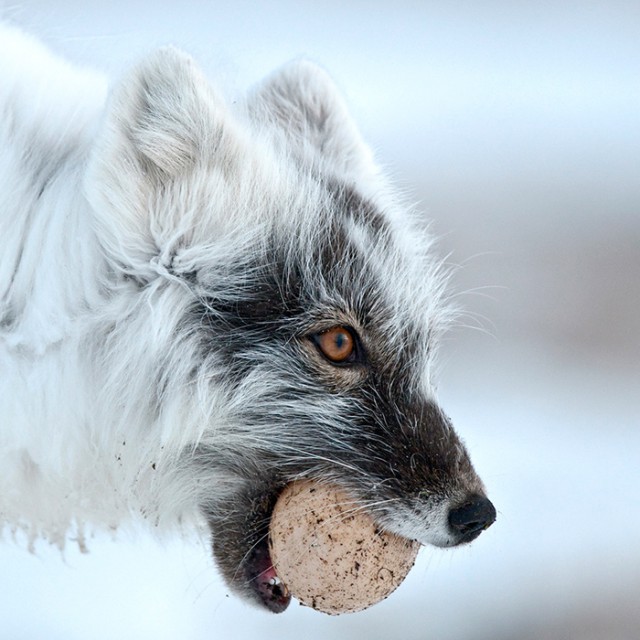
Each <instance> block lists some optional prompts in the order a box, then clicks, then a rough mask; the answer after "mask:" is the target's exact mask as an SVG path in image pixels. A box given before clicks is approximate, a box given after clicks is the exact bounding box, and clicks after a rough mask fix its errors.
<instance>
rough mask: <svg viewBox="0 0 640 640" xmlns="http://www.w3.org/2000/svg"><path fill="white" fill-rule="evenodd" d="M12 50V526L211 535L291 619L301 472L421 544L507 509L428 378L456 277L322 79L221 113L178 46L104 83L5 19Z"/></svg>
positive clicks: (1, 233) (285, 84)
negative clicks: (288, 589)
mask: <svg viewBox="0 0 640 640" xmlns="http://www.w3.org/2000/svg"><path fill="white" fill-rule="evenodd" d="M0 60H1V62H0V68H1V71H0V184H1V187H0V529H4V530H9V531H10V530H21V531H24V532H25V533H26V535H27V536H28V537H29V538H30V539H31V540H34V539H36V538H39V537H44V538H46V539H48V540H50V541H51V542H53V543H55V544H59V545H62V544H64V540H65V538H66V536H67V534H68V532H69V530H70V528H73V529H74V530H76V531H80V532H82V529H83V527H84V526H91V527H100V526H103V527H108V528H116V527H118V526H120V525H122V524H123V523H125V522H127V521H130V520H131V519H132V518H139V519H140V518H141V519H146V520H147V521H148V522H149V523H150V524H151V525H152V527H157V528H159V529H163V530H166V529H167V528H171V527H177V526H181V527H185V526H186V527H190V526H194V527H197V526H201V525H204V526H206V527H208V529H209V530H210V532H211V536H212V548H213V555H214V557H215V560H216V562H217V564H218V566H219V567H220V570H221V572H222V574H223V576H224V578H225V579H226V581H227V582H228V584H229V585H230V587H231V588H232V589H234V590H235V591H236V592H237V593H239V594H240V595H242V596H244V597H245V598H246V599H248V600H250V601H254V602H256V603H258V604H260V605H262V606H264V607H266V608H268V609H270V610H271V611H276V612H277V611H282V610H283V609H284V608H285V607H286V606H287V604H288V597H287V596H286V595H284V594H283V593H282V592H281V590H280V589H279V587H278V584H277V580H269V581H267V580H265V579H264V576H265V575H267V576H270V577H272V574H273V569H272V568H271V562H270V558H269V554H268V548H267V543H266V540H265V532H266V530H267V527H268V522H269V516H270V513H271V510H272V508H273V505H274V502H275V500H276V499H277V497H278V495H279V492H280V491H281V490H282V488H283V487H284V486H285V485H286V484H287V483H289V482H291V481H293V480H294V479H299V478H301V477H308V478H314V479H317V480H320V481H330V482H332V483H337V484H338V485H340V486H342V487H343V489H344V490H346V491H347V492H348V493H350V494H351V495H352V496H353V497H354V498H355V499H356V500H357V501H358V502H359V504H360V505H361V507H362V508H363V509H366V510H368V511H369V512H370V513H371V515H372V516H373V517H374V519H375V520H376V521H377V522H378V523H379V525H380V526H381V527H382V528H384V529H387V530H389V531H392V532H395V533H398V534H400V535H403V536H406V537H409V538H412V539H416V540H418V541H419V542H421V543H430V544H434V545H437V546H453V545H457V544H460V543H464V542H468V541H470V540H472V539H474V538H475V537H476V536H477V535H479V533H480V532H481V531H482V530H483V529H485V528H487V527H488V526H489V525H490V524H491V523H492V522H493V521H494V519H495V509H494V507H493V505H492V504H491V502H489V500H488V499H487V498H486V495H485V490H484V487H483V485H482V483H481V481H480V479H479V478H478V476H477V475H476V473H475V471H474V469H473V467H472V464H471V462H470V459H469V456H468V454H467V451H466V450H465V447H464V446H463V444H462V443H461V441H460V440H459V438H458V437H457V435H456V434H455V432H454V430H453V427H452V425H451V423H450V421H449V419H448V418H447V417H446V415H445V414H444V413H443V411H442V410H441V409H440V408H439V406H438V404H437V401H436V398H435V394H434V389H433V386H432V381H431V377H430V371H431V363H432V360H433V358H434V354H435V351H436V347H437V343H438V338H439V336H440V334H441V332H442V331H443V330H444V329H445V328H446V326H447V324H448V323H449V321H450V316H451V314H450V311H449V304H448V302H447V296H446V293H445V288H446V287H445V285H446V277H445V273H444V270H443V269H442V268H441V266H440V263H439V261H438V260H436V259H435V258H434V257H433V255H432V250H431V240H430V238H429V236H428V235H427V232H426V230H425V227H424V225H423V224H422V223H421V221H420V218H419V217H418V216H417V215H416V214H414V213H413V212H412V211H411V210H409V209H408V208H407V207H406V206H405V205H404V204H403V203H402V201H401V200H400V199H399V198H398V197H397V196H396V195H395V194H394V191H393V190H392V188H391V187H390V186H389V184H388V183H387V181H386V180H385V178H384V177H383V176H382V175H381V172H380V171H379V169H378V167H377V166H376V164H375V162H374V160H373V157H372V153H371V151H370V150H369V148H368V147H367V146H366V145H365V143H364V142H363V141H362V139H361V137H360V135H359V133H358V131H357V129H356V127H355V125H354V124H353V122H352V120H351V119H350V117H349V115H348V113H347V110H346V107H345V104H344V102H343V100H342V99H341V97H340V96H339V94H338V92H337V91H336V89H335V87H334V85H333V83H332V81H331V80H330V79H329V77H328V76H327V74H326V73H325V72H324V71H322V70H321V69H320V68H318V67H317V66H315V65H314V64H312V63H310V62H306V61H299V62H294V63H291V64H289V65H287V66H285V67H284V68H283V69H281V70H279V71H277V72H276V73H274V74H273V75H272V76H271V77H269V78H267V79H266V80H265V81H264V82H263V83H262V84H260V85H259V86H258V87H256V88H255V89H253V90H252V91H250V92H249V93H248V95H247V96H246V99H245V100H243V101H241V102H240V103H237V104H234V105H230V104H228V103H227V102H225V100H224V99H223V97H222V96H221V95H219V93H217V92H216V90H215V89H214V88H213V87H212V86H211V85H210V84H209V83H208V81H207V80H206V79H205V78H204V77H203V75H202V74H201V72H200V71H199V70H198V68H197V66H196V65H195V64H194V62H193V60H192V59H191V58H190V57H188V56H187V55H185V54H184V53H182V52H180V51H178V50H176V49H174V48H164V49H161V50H159V51H157V52H156V53H153V54H152V55H150V56H149V57H148V58H147V59H145V60H143V61H142V62H141V63H140V64H139V65H138V66H137V67H135V68H134V69H133V70H132V71H131V72H130V73H129V74H128V75H127V76H126V77H125V78H124V79H123V80H121V81H120V82H119V83H117V84H116V85H115V86H114V87H113V89H112V90H111V91H108V89H107V84H106V82H105V80H104V79H103V78H102V77H99V76H97V75H94V74H92V73H89V72H86V71H80V70H77V69H74V68H72V67H71V66H69V65H67V64H66V63H65V62H64V61H62V60H60V59H58V58H56V57H55V56H53V55H52V54H51V53H49V52H48V51H47V50H46V49H45V48H44V47H43V46H41V45H40V44H38V43H37V42H36V41H34V40H32V39H31V38H29V37H27V36H25V35H24V34H22V33H21V32H19V31H18V30H15V29H12V28H9V27H0Z"/></svg>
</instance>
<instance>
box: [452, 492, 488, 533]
mask: <svg viewBox="0 0 640 640" xmlns="http://www.w3.org/2000/svg"><path fill="white" fill-rule="evenodd" d="M495 519H496V509H495V507H494V506H493V504H492V503H491V501H490V500H488V499H487V498H485V497H484V496H473V497H472V498H471V499H470V500H468V501H467V502H465V503H464V504H463V505H461V506H460V507H456V508H455V509H451V511H449V526H450V527H451V528H452V529H453V530H454V531H455V532H457V533H459V534H460V536H461V539H460V542H470V541H471V540H473V539H474V538H477V537H478V536H479V535H480V533H481V532H482V531H484V530H485V529H487V528H488V527H490V526H491V525H492V524H493V523H494V522H495Z"/></svg>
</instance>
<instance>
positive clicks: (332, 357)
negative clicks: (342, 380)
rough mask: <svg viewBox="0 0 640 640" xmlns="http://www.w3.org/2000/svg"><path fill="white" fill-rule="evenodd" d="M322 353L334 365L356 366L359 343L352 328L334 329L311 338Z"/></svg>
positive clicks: (339, 327) (340, 327)
mask: <svg viewBox="0 0 640 640" xmlns="http://www.w3.org/2000/svg"><path fill="white" fill-rule="evenodd" d="M311 339H312V341H313V342H314V343H315V345H316V347H317V348H318V350H319V351H320V353H321V354H322V355H323V356H324V357H325V358H326V359H327V360H329V362H331V363H332V364H336V365H346V364H354V363H355V362H356V361H357V358H358V342H357V338H356V334H355V331H354V330H353V329H351V328H350V327H342V326H338V327H332V328H331V329H327V330H326V331H322V332H321V333H316V334H314V335H313V336H311Z"/></svg>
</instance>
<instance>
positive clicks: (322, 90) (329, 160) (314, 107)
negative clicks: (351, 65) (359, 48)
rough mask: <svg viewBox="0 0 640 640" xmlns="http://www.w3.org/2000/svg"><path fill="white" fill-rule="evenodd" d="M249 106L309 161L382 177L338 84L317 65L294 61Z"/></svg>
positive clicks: (357, 174)
mask: <svg viewBox="0 0 640 640" xmlns="http://www.w3.org/2000/svg"><path fill="white" fill-rule="evenodd" d="M249 106H250V109H251V110H252V112H253V113H254V115H255V117H256V119H258V121H259V122H260V121H265V120H266V121H269V122H271V123H273V124H275V125H276V126H277V127H278V128H279V129H280V130H281V132H283V133H284V135H285V137H286V139H287V142H288V144H289V146H290V147H291V148H292V149H293V151H294V152H295V153H297V154H298V155H302V157H303V158H304V159H306V160H310V161H311V162H315V163H317V162H320V163H322V164H323V165H324V166H326V167H328V168H329V169H331V170H333V171H334V172H336V173H338V174H341V175H344V176H348V177H352V178H358V177H365V176H369V175H372V174H376V173H377V169H376V167H375V164H374V162H373V154H372V153H371V150H370V149H369V147H368V146H367V145H366V144H365V143H364V141H363V140H362V138H361V136H360V133H359V132H358V130H357V128H356V126H355V124H354V122H353V120H352V118H351V116H350V115H349V112H348V110H347V107H346V104H345V102H344V100H343V99H342V97H341V95H340V93H339V91H338V89H337V87H336V85H335V84H334V82H333V81H332V80H331V78H330V77H329V75H328V74H327V73H326V72H325V71H324V70H323V69H321V68H320V67H318V66H317V65H315V64H313V63H312V62H309V61H306V60H302V61H296V62H291V63H289V64H288V65H286V66H284V67H283V68H281V69H280V70H279V71H276V72H275V73H274V74H273V75H272V76H271V77H269V78H267V80H266V81H265V82H264V83H263V84H262V85H261V86H259V87H258V88H257V90H256V91H255V93H254V94H253V96H252V97H251V100H250V103H249Z"/></svg>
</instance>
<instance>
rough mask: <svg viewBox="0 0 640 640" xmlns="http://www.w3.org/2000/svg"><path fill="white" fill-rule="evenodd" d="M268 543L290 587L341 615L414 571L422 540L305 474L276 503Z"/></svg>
mask: <svg viewBox="0 0 640 640" xmlns="http://www.w3.org/2000/svg"><path fill="white" fill-rule="evenodd" d="M269 547H270V554H271V560H272V562H273V565H274V567H275V570H276V573H277V575H278V577H279V578H280V580H282V582H283V583H284V584H285V585H286V587H287V588H288V589H289V591H290V592H291V594H292V595H293V596H294V597H295V598H297V599H298V600H299V601H300V602H301V603H302V604H305V605H307V606H309V607H313V608H314V609H317V610H318V611H323V612H324V613H329V614H334V615H335V614H339V613H350V612H354V611H361V610H362V609H366V608H367V607H370V606H371V605H373V604H375V603H376V602H380V601H381V600H383V599H384V598H386V597H387V596H388V595H389V594H390V593H391V592H392V591H394V590H395V589H396V588H397V587H398V585H399V584H400V583H401V582H402V581H403V580H404V578H405V577H406V575H407V573H409V570H410V569H411V567H412V566H413V564H414V562H415V559H416V555H417V553H418V549H419V547H420V545H419V543H417V542H415V541H413V540H408V539H406V538H402V537H400V536H397V535H395V534H392V533H388V532H386V531H382V530H381V529H380V528H379V527H378V526H377V525H376V523H375V522H374V520H373V519H372V517H371V516H370V515H369V514H368V513H367V512H366V511H365V510H364V509H363V508H362V507H360V506H359V505H358V504H357V503H355V502H354V500H353V499H352V498H350V497H349V496H348V495H347V494H346V493H345V492H344V491H343V490H341V489H340V488H339V487H336V486H333V485H328V484H321V483H318V482H312V481H300V482H294V483H292V484H290V485H288V486H287V487H286V488H285V489H284V491H283V493H282V494H281V495H280V497H279V499H278V501H277V503H276V506H275V509H274V511H273V515H272V517H271V524H270V528H269Z"/></svg>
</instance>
